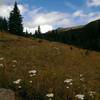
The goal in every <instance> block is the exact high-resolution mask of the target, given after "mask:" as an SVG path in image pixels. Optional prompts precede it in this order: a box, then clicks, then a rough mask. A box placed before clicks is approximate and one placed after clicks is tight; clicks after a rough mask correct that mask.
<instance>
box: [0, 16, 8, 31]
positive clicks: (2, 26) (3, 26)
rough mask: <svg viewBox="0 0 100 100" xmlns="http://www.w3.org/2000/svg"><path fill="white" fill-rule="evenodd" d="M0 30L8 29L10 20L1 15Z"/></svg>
mask: <svg viewBox="0 0 100 100" xmlns="http://www.w3.org/2000/svg"><path fill="white" fill-rule="evenodd" d="M0 31H1V32H3V31H5V32H7V31H8V22H7V20H6V19H5V18H2V17H0Z"/></svg>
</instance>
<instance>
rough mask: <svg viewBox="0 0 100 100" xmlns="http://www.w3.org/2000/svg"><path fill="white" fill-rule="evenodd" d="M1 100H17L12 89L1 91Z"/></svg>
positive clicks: (2, 89)
mask: <svg viewBox="0 0 100 100" xmlns="http://www.w3.org/2000/svg"><path fill="white" fill-rule="evenodd" d="M0 100H15V93H14V92H13V91H12V90H10V89H4V88H1V89H0Z"/></svg>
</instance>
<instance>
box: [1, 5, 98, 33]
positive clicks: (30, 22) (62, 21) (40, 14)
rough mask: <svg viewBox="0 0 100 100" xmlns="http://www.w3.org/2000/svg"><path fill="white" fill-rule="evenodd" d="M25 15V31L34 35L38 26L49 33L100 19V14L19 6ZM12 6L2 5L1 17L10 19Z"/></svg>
mask: <svg viewBox="0 0 100 100" xmlns="http://www.w3.org/2000/svg"><path fill="white" fill-rule="evenodd" d="M18 6H19V9H20V11H21V14H22V15H23V21H24V27H25V28H24V31H26V29H27V30H28V31H29V32H32V33H34V32H35V30H36V29H37V26H38V25H40V26H41V31H42V32H43V33H44V32H47V31H49V30H52V29H54V28H57V27H71V26H75V25H79V24H86V23H88V22H90V21H93V20H96V19H98V18H100V12H90V13H86V12H84V11H83V10H76V11H75V12H73V13H66V12H59V11H50V12H49V11H46V10H44V9H43V8H41V7H40V8H35V7H33V8H32V9H30V7H28V6H27V5H18ZM12 8H13V6H12V5H4V4H3V5H0V11H2V13H0V16H3V17H8V16H9V13H10V11H11V10H12Z"/></svg>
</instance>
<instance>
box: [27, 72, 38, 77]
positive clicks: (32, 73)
mask: <svg viewBox="0 0 100 100" xmlns="http://www.w3.org/2000/svg"><path fill="white" fill-rule="evenodd" d="M36 73H37V71H36V70H30V71H29V74H30V77H33V76H35V75H36Z"/></svg>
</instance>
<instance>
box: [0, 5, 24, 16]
mask: <svg viewBox="0 0 100 100" xmlns="http://www.w3.org/2000/svg"><path fill="white" fill-rule="evenodd" d="M18 7H19V9H20V12H21V14H23V13H24V12H25V11H26V8H25V7H24V6H23V5H18ZM12 9H13V6H12V5H0V11H2V13H0V16H1V17H6V18H8V17H9V13H10V11H11V10H12Z"/></svg>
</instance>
